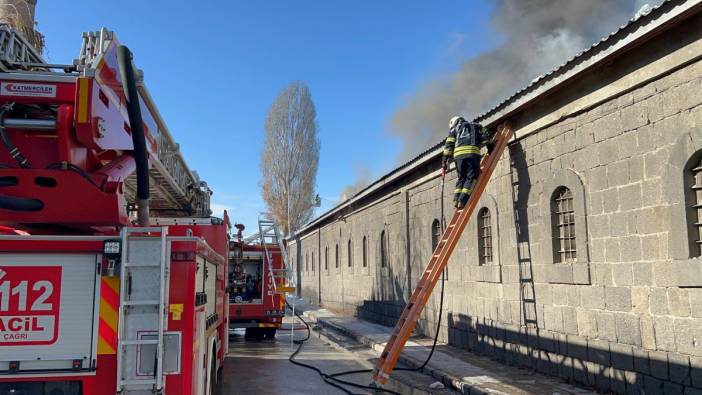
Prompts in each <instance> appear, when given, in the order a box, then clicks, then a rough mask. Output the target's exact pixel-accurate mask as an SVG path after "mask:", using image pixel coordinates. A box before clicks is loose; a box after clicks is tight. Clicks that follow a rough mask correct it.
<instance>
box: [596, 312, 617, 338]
mask: <svg viewBox="0 0 702 395" xmlns="http://www.w3.org/2000/svg"><path fill="white" fill-rule="evenodd" d="M597 333H598V336H599V338H600V339H605V340H609V341H613V342H614V341H617V328H616V324H615V319H614V314H613V313H605V312H598V313H597Z"/></svg>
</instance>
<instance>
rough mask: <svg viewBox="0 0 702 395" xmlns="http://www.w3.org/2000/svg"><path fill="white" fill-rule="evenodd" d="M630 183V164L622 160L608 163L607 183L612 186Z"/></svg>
mask: <svg viewBox="0 0 702 395" xmlns="http://www.w3.org/2000/svg"><path fill="white" fill-rule="evenodd" d="M628 183H629V164H628V163H627V161H624V160H621V161H618V162H613V163H610V164H608V165H607V185H608V186H609V187H610V188H611V187H615V186H621V185H626V184H628Z"/></svg>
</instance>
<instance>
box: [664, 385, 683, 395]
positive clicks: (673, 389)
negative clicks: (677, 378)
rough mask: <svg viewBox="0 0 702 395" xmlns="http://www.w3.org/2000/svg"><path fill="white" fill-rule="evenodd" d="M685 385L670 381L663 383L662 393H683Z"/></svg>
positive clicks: (674, 394) (671, 394)
mask: <svg viewBox="0 0 702 395" xmlns="http://www.w3.org/2000/svg"><path fill="white" fill-rule="evenodd" d="M684 389H685V387H683V386H682V385H680V384H675V383H671V382H664V383H663V393H664V394H666V395H684V393H683V391H684Z"/></svg>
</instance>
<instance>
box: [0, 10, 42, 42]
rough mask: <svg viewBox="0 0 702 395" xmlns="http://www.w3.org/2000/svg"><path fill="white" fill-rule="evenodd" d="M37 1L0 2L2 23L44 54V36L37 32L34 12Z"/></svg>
mask: <svg viewBox="0 0 702 395" xmlns="http://www.w3.org/2000/svg"><path fill="white" fill-rule="evenodd" d="M36 6H37V0H0V23H1V24H7V25H10V26H12V27H13V28H15V30H18V31H19V32H21V33H22V35H23V36H24V37H25V38H26V39H27V40H28V41H29V42H30V43H31V44H32V45H33V46H34V48H35V49H36V50H37V51H38V52H39V53H42V52H43V50H44V35H42V34H41V33H39V32H38V31H36V30H35V27H36V21H35V20H34V12H35V9H36Z"/></svg>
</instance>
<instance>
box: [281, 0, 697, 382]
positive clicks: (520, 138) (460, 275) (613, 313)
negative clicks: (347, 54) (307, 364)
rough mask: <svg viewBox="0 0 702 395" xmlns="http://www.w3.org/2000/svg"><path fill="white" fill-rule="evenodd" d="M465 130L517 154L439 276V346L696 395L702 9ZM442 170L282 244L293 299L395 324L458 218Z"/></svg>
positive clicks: (431, 166)
mask: <svg viewBox="0 0 702 395" xmlns="http://www.w3.org/2000/svg"><path fill="white" fill-rule="evenodd" d="M477 121H479V122H481V123H483V124H484V125H486V126H488V127H497V126H498V125H500V124H502V123H504V122H507V121H508V122H510V123H511V124H512V125H513V127H514V130H515V138H514V140H513V141H512V142H511V143H510V145H509V147H508V149H507V150H506V151H505V153H504V154H503V155H502V157H501V159H500V162H499V164H498V167H497V169H496V170H495V173H494V175H493V177H492V179H491V181H490V183H489V186H488V188H487V190H486V192H485V193H484V194H483V196H482V197H481V200H480V203H479V205H478V208H477V209H476V212H475V214H474V216H473V218H472V219H471V222H470V223H469V224H468V226H467V227H466V230H465V231H464V234H463V236H462V238H461V241H460V243H459V245H458V247H457V248H456V250H455V251H454V253H453V256H452V258H451V260H450V263H449V265H448V269H447V271H446V273H445V280H446V281H445V300H444V306H443V317H442V318H443V319H442V325H441V327H440V328H439V336H440V339H441V340H443V341H445V342H448V343H449V344H450V345H452V346H455V347H459V348H463V349H467V350H471V351H473V352H476V353H479V354H484V355H487V356H490V357H491V358H494V359H495V360H496V361H497V362H503V363H510V364H518V365H522V366H528V367H532V368H535V369H537V370H539V371H541V372H544V373H547V374H550V375H553V376H559V377H562V378H564V379H567V380H569V381H572V382H577V383H581V384H584V385H588V386H592V387H595V388H597V389H598V390H601V391H612V392H615V393H627V392H630V393H640V392H641V391H645V393H647V394H648V393H663V392H665V393H681V394H682V393H690V394H692V393H695V394H697V393H702V258H700V256H701V255H702V252H701V250H700V248H701V247H702V243H701V241H700V240H702V3H701V2H700V1H683V0H680V1H674V0H669V1H665V2H664V3H663V4H662V5H661V6H659V7H657V8H655V9H653V10H652V11H651V12H650V13H649V14H647V15H645V16H641V17H639V18H637V19H634V20H632V21H630V22H629V23H628V24H627V25H625V26H623V27H621V28H620V29H619V30H618V31H616V32H614V33H612V34H611V35H610V36H609V37H607V38H606V39H605V40H603V41H601V42H600V43H598V44H597V45H595V46H593V47H592V48H590V49H588V50H587V51H585V52H583V53H581V54H580V55H578V56H576V57H575V58H573V59H571V60H569V61H568V62H567V63H566V64H564V65H562V66H561V67H559V68H558V69H556V70H554V71H553V72H551V73H549V74H547V75H545V76H542V77H540V78H539V79H537V80H535V81H534V82H532V84H530V85H529V86H528V87H526V88H524V89H522V90H520V91H519V92H517V93H516V94H515V95H513V96H512V97H510V98H509V99H507V100H506V101H504V102H503V103H501V104H500V105H498V106H497V107H495V108H494V109H492V110H490V111H489V112H488V113H486V114H483V115H481V116H480V117H478V118H477ZM440 155H441V147H440V145H437V146H435V147H432V148H430V149H429V150H427V151H426V152H424V153H423V154H422V155H420V156H418V157H417V158H415V159H414V160H412V161H410V162H409V163H407V164H405V165H403V166H401V167H399V168H397V169H395V170H393V171H392V172H391V173H389V174H387V175H386V176H384V177H382V178H381V179H379V180H377V181H376V182H374V183H373V184H371V185H370V186H369V187H368V188H366V189H365V190H364V191H361V192H359V193H358V194H357V195H356V196H354V197H353V198H351V199H349V200H347V201H346V202H344V203H342V204H340V205H339V206H337V207H335V208H334V209H332V210H330V211H329V212H327V213H325V214H323V215H322V216H320V217H319V218H317V219H315V220H314V221H313V222H311V223H310V224H309V225H307V226H306V227H305V228H303V229H301V230H300V231H298V232H297V234H296V235H295V237H293V238H291V239H290V240H289V246H290V251H291V257H292V258H293V261H294V265H295V268H296V270H297V274H298V278H299V284H298V285H299V289H300V290H301V296H302V297H304V298H305V299H307V300H309V301H311V302H313V303H319V304H321V305H323V306H325V307H327V308H330V309H333V310H338V311H343V312H344V313H346V314H355V315H358V316H359V317H362V318H365V319H368V320H371V321H374V322H377V323H381V324H384V325H394V324H395V322H396V320H397V319H398V317H399V315H400V313H401V311H402V308H403V306H404V303H405V301H406V300H408V298H409V295H410V293H411V291H412V289H413V288H414V285H415V284H416V283H417V281H418V278H419V276H420V274H421V273H422V270H423V268H424V266H425V265H426V263H427V262H428V260H429V257H430V255H431V253H432V251H433V247H434V246H435V244H436V241H437V240H438V239H439V238H440V235H441V232H442V226H443V223H445V222H447V221H448V220H449V219H450V216H451V215H452V214H453V208H452V205H451V199H452V190H453V183H454V176H455V172H450V173H449V174H448V175H447V177H446V180H445V186H443V183H442V179H441V176H440V173H439V167H440V161H441V156H440ZM442 207H443V208H442ZM444 211H445V212H444ZM442 212H443V216H442ZM440 287H441V285H437V288H436V289H435V291H434V293H433V295H432V298H431V300H430V303H429V304H428V306H427V308H426V309H425V311H424V312H423V318H422V319H421V320H420V322H419V323H418V326H417V328H418V329H417V330H418V331H420V332H422V333H424V334H425V335H427V336H433V335H434V334H435V333H436V324H437V318H438V310H439V296H440Z"/></svg>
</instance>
